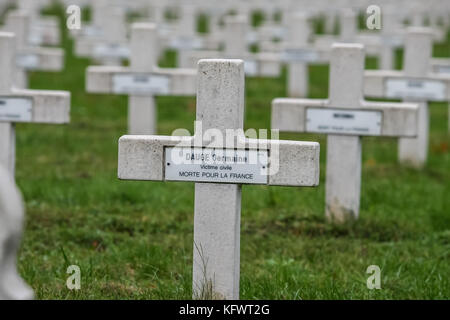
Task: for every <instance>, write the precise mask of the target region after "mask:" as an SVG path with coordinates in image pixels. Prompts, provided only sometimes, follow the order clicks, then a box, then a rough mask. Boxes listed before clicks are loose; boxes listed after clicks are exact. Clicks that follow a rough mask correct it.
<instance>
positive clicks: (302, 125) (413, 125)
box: [271, 98, 418, 137]
mask: <svg viewBox="0 0 450 320" xmlns="http://www.w3.org/2000/svg"><path fill="white" fill-rule="evenodd" d="M308 108H319V109H320V108H323V109H329V108H331V109H339V110H342V111H357V110H358V111H379V112H381V113H382V116H381V133H380V135H379V136H385V137H398V136H405V137H414V136H416V135H417V116H418V115H417V105H416V104H414V103H401V104H399V103H389V102H371V101H361V105H360V106H359V108H358V109H355V108H349V109H345V108H333V106H331V105H330V103H329V100H317V99H314V100H312V99H290V98H278V99H275V100H273V102H272V125H271V126H272V128H274V129H279V130H280V131H284V132H308V131H307V110H308ZM360 135H361V136H364V135H365V134H364V133H361V134H360Z"/></svg>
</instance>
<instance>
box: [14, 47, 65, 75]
mask: <svg viewBox="0 0 450 320" xmlns="http://www.w3.org/2000/svg"><path fill="white" fill-rule="evenodd" d="M17 65H18V66H19V67H21V68H23V69H26V70H41V71H61V70H62V69H63V68H64V50H63V49H59V48H38V47H29V48H26V49H25V50H21V51H20V52H19V55H18V57H17Z"/></svg>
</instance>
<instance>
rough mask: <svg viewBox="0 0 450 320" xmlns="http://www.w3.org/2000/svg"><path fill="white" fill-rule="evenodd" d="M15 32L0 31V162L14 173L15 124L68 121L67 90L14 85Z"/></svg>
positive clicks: (68, 98) (68, 104)
mask: <svg viewBox="0 0 450 320" xmlns="http://www.w3.org/2000/svg"><path fill="white" fill-rule="evenodd" d="M15 40H16V39H15V36H14V34H12V33H6V32H0V70H2V72H1V74H0V165H2V166H4V167H5V168H7V169H8V170H9V171H10V172H11V174H12V175H14V168H15V151H16V142H15V124H16V123H54V124H63V123H68V122H69V112H70V93H69V92H66V91H44V90H27V89H18V88H15V87H14V86H13V83H12V79H13V75H14V72H15V65H14V60H15V58H16V55H15V52H16V50H15V48H16V46H15Z"/></svg>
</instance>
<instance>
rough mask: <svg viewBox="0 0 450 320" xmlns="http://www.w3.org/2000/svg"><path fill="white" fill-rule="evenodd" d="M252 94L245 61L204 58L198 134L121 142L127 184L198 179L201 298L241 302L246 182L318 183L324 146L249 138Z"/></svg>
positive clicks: (197, 290) (196, 279) (197, 292)
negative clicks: (247, 112)
mask: <svg viewBox="0 0 450 320" xmlns="http://www.w3.org/2000/svg"><path fill="white" fill-rule="evenodd" d="M244 92H245V87H244V63H243V61H242V60H201V61H200V62H199V65H198V79H197V121H196V125H195V134H194V136H189V137H186V136H184V137H180V136H171V137H167V136H131V135H130V136H123V137H121V138H120V140H119V164H118V168H119V169H118V171H119V172H118V176H119V178H120V179H123V180H152V181H191V182H196V184H195V213H194V249H193V250H194V261H193V296H194V298H200V299H238V298H239V275H240V267H239V264H240V221H241V185H242V184H262V185H280V186H316V185H317V184H318V179H319V144H318V143H314V142H294V141H279V140H265V139H255V138H252V139H248V138H246V137H245V136H244V131H243V126H244ZM186 156H187V158H186ZM264 159H265V160H264Z"/></svg>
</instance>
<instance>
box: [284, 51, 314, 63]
mask: <svg viewBox="0 0 450 320" xmlns="http://www.w3.org/2000/svg"><path fill="white" fill-rule="evenodd" d="M282 60H283V61H285V62H315V61H318V60H319V54H318V53H317V52H316V51H313V50H308V49H286V50H285V51H284V52H283V54H282Z"/></svg>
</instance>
